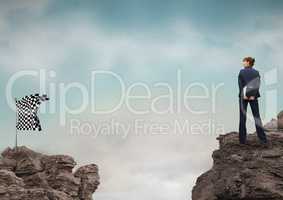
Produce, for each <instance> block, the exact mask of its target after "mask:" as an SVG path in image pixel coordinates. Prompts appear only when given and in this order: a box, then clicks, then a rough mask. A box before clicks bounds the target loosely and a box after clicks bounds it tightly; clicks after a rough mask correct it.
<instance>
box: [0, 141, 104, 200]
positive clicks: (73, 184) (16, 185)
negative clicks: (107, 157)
mask: <svg viewBox="0 0 283 200" xmlns="http://www.w3.org/2000/svg"><path fill="white" fill-rule="evenodd" d="M75 165H76V162H75V161H74V159H73V158H72V157H70V156H67V155H44V154H41V153H37V152H35V151H32V150H30V149H28V148H27V147H24V146H22V147H18V148H14V149H11V148H7V149H6V150H4V151H3V152H2V154H1V157H0V199H1V200H92V194H93V193H94V192H95V190H96V189H97V187H98V185H99V175H98V167H97V165H95V164H90V165H86V166H82V167H80V168H78V169H77V170H75V172H73V168H74V167H75Z"/></svg>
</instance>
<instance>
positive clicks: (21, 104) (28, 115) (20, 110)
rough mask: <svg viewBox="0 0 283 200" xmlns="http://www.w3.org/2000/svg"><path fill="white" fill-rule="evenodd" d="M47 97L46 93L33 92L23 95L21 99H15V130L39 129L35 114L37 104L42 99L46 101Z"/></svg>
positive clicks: (37, 107)
mask: <svg viewBox="0 0 283 200" xmlns="http://www.w3.org/2000/svg"><path fill="white" fill-rule="evenodd" d="M47 100H49V98H48V97H47V95H42V96H39V94H34V95H30V96H25V97H23V98H22V99H21V100H17V99H16V107H17V124H16V129H17V130H32V131H36V130H37V131H41V125H40V121H39V118H38V116H37V111H38V109H39V105H40V104H41V102H43V101H47Z"/></svg>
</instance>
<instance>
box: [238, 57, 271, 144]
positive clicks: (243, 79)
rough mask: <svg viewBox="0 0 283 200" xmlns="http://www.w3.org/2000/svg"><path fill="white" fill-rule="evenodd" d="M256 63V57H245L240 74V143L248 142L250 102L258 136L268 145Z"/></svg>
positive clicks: (262, 142) (261, 141)
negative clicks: (259, 102)
mask: <svg viewBox="0 0 283 200" xmlns="http://www.w3.org/2000/svg"><path fill="white" fill-rule="evenodd" d="M254 63H255V59H254V58H252V57H245V58H244V59H243V66H244V68H243V69H241V71H240V73H239V76H238V84H239V109H240V124H239V141H240V144H247V139H246V138H247V128H246V121H247V106H248V104H250V107H251V110H252V114H253V117H254V120H255V126H256V132H257V136H258V138H259V141H260V143H261V144H262V145H264V146H266V145H267V138H266V134H265V132H264V129H263V126H262V121H261V117H260V112H259V106H258V98H259V97H260V93H259V88H260V74H259V72H258V71H257V70H256V69H254V67H253V66H254Z"/></svg>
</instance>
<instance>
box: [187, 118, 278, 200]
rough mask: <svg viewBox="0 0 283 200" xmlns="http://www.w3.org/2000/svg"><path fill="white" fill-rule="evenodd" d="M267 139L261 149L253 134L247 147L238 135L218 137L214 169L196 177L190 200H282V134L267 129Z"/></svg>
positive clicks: (234, 133) (232, 133)
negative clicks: (268, 142) (239, 139)
mask: <svg viewBox="0 0 283 200" xmlns="http://www.w3.org/2000/svg"><path fill="white" fill-rule="evenodd" d="M273 124H276V123H274V120H273ZM271 125H272V124H270V123H269V128H270V127H271V129H272V126H271ZM267 137H268V139H269V141H270V142H271V144H269V145H268V146H267V147H264V146H262V145H260V144H259V141H258V138H257V135H256V134H255V133H254V134H249V135H248V145H239V141H238V133H237V132H231V133H228V134H225V135H220V136H219V137H218V138H217V139H218V140H219V149H218V150H215V151H214V152H213V154H212V158H213V167H212V168H211V169H210V170H209V171H207V172H205V173H204V174H202V175H201V176H200V177H198V179H197V181H196V185H195V186H194V188H193V190H192V200H240V199H241V200H282V199H283V132H282V131H280V130H275V129H274V130H270V131H269V132H267Z"/></svg>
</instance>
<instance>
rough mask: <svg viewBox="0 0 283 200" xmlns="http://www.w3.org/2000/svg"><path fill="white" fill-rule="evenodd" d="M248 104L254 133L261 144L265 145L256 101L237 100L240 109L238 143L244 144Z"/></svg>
mask: <svg viewBox="0 0 283 200" xmlns="http://www.w3.org/2000/svg"><path fill="white" fill-rule="evenodd" d="M248 104H250V106H251V110H252V113H253V117H254V121H255V126H256V132H257V136H258V138H259V140H260V141H261V142H262V143H266V142H267V139H266V135H265V132H264V129H263V126H262V121H261V118H260V113H259V107H258V100H257V99H255V100H250V101H249V100H244V99H242V98H239V108H240V125H239V140H240V143H245V142H246V138H247V128H246V121H247V107H248Z"/></svg>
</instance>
